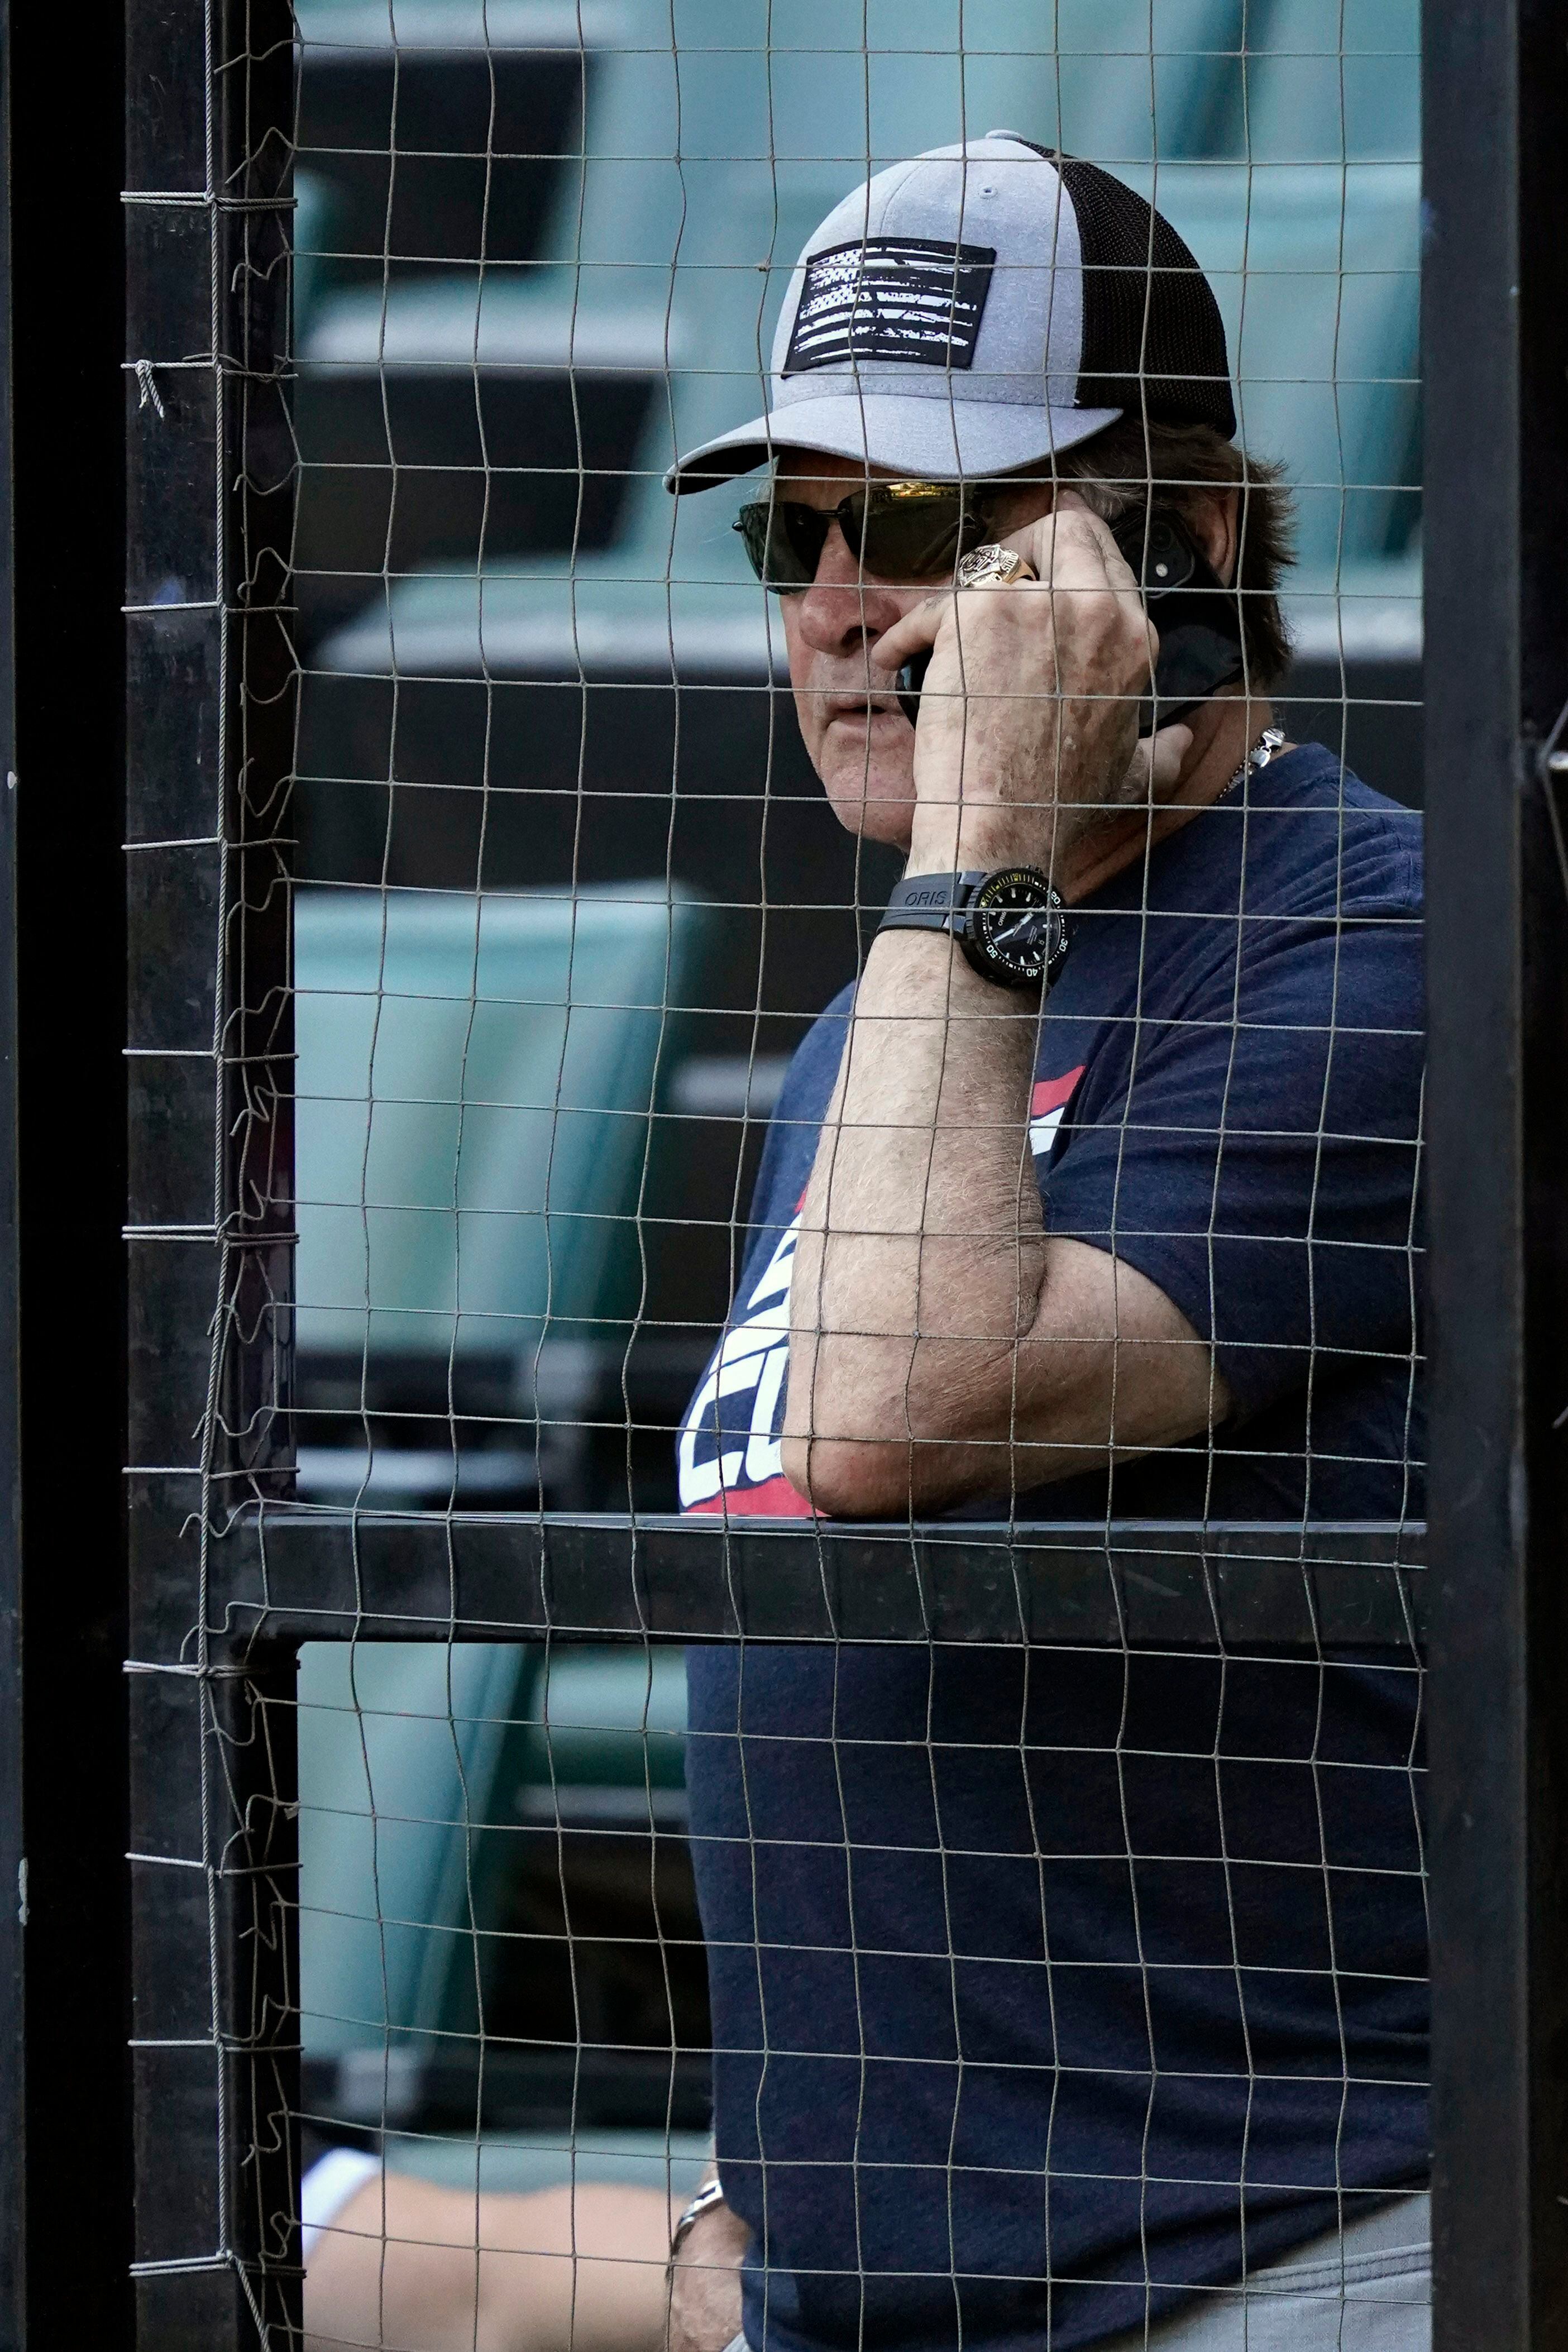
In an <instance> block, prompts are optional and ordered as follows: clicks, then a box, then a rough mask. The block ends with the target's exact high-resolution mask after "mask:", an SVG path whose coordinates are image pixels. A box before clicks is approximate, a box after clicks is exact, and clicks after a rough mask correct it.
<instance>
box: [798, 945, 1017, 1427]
mask: <svg viewBox="0 0 1568 2352" xmlns="http://www.w3.org/2000/svg"><path fill="white" fill-rule="evenodd" d="M1038 1022H1039V1008H1038V1003H1037V1000H1036V999H1034V998H1032V997H1031V996H1028V995H1026V994H1020V995H1016V996H1015V995H1013V994H1012V993H1011V992H1004V991H1003V990H1001V989H999V988H997V987H996V986H994V984H993V983H991V982H986V981H984V980H982V979H980V978H979V977H978V976H977V975H976V974H975V973H973V972H972V971H970V969H969V967H968V965H967V964H966V963H965V962H964V961H963V958H962V956H961V955H960V954H959V953H957V952H956V951H955V950H954V949H953V948H952V944H951V942H950V941H949V940H947V939H946V938H945V937H942V936H933V935H930V934H922V933H918V932H904V933H895V934H890V935H889V934H885V935H884V936H883V937H882V938H881V939H880V940H879V941H878V942H877V944H876V946H875V947H874V949H873V950H872V953H871V955H870V957H869V958H868V962H867V967H866V971H865V973H864V975H863V977H862V979H861V982H860V985H859V988H858V992H857V998H856V1008H855V1015H854V1019H853V1021H852V1023H851V1025H850V1034H849V1037H848V1041H847V1046H846V1050H845V1055H844V1062H843V1066H842V1067H841V1070H840V1073H839V1079H838V1085H837V1090H836V1093H835V1096H834V1099H833V1103H832V1105H831V1107H830V1108H829V1110H828V1114H827V1118H826V1124H825V1126H824V1129H823V1134H822V1140H821V1143H820V1144H819V1146H818V1150H817V1154H816V1163H815V1165H814V1168H813V1171H812V1176H811V1181H810V1183H809V1185H808V1187H807V1191H806V1195H805V1203H804V1209H803V1214H802V1219H801V1236H800V1242H799V1244H798V1247H797V1250H796V1255H795V1276H794V1284H793V1290H792V1302H791V1321H792V1326H793V1336H792V1341H791V1367H790V1387H789V1405H788V1415H787V1419H786V1423H785V1428H786V1433H787V1435H788V1437H789V1438H790V1439H791V1440H793V1441H797V1442H798V1441H800V1440H805V1441H807V1442H808V1443H809V1442H810V1441H811V1440H812V1439H813V1438H814V1437H821V1436H825V1435H826V1436H830V1437H831V1438H833V1439H834V1440H846V1441H848V1442H855V1441H856V1440H861V1441H875V1440H879V1439H884V1438H887V1437H889V1436H890V1435H894V1434H903V1435H905V1436H907V1437H908V1438H909V1439H910V1440H911V1441H913V1443H914V1444H915V1446H916V1448H917V1450H918V1449H919V1448H920V1446H921V1442H922V1441H925V1442H926V1443H927V1444H934V1443H940V1442H941V1441H942V1440H945V1439H950V1438H953V1437H962V1436H963V1433H964V1427H963V1424H964V1423H965V1420H966V1418H967V1415H966V1410H965V1407H966V1400H968V1399H971V1398H973V1401H974V1404H975V1420H976V1424H977V1426H980V1427H984V1426H988V1425H989V1422H990V1419H991V1417H992V1412H993V1401H994V1393H995V1389H996V1385H997V1381H998V1378H1001V1379H1003V1380H1005V1377H1006V1368H1007V1366H1008V1365H1009V1363H1010V1362H1011V1361H1012V1360H1013V1358H1014V1356H1015V1354H1016V1349H1017V1345H1018V1342H1019V1340H1020V1339H1023V1338H1024V1337H1025V1336H1026V1334H1027V1333H1028V1332H1029V1330H1030V1329H1031V1328H1032V1327H1033V1324H1034V1322H1035V1318H1036V1316H1037V1310H1038V1306H1039V1298H1040V1291H1041V1285H1042V1282H1043V1279H1044V1275H1045V1252H1046V1237H1045V1232H1044V1225H1043V1220H1042V1216H1041V1211H1040V1198H1039V1192H1038V1189H1037V1184H1036V1181H1035V1174H1034V1168H1033V1163H1032V1160H1031V1156H1030V1153H1029V1149H1028V1104H1029V1089H1030V1086H1031V1083H1032V1079H1033V1074H1034V1065H1035V1053H1036V1046H1037V1036H1038ZM792 1452H794V1453H795V1458H797V1459H798V1445H796V1446H795V1447H792Z"/></svg>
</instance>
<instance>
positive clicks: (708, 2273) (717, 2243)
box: [669, 2205, 752, 2352]
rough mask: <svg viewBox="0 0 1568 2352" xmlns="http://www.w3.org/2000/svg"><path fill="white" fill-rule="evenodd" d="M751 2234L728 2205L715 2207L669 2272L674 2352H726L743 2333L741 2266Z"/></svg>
mask: <svg viewBox="0 0 1568 2352" xmlns="http://www.w3.org/2000/svg"><path fill="white" fill-rule="evenodd" d="M751 2235H752V2233H751V2231H750V2230H749V2229H748V2228H747V2227H746V2224H745V2223H744V2221H742V2219H741V2217H740V2215H739V2214H738V2213H732V2212H731V2210H730V2208H729V2207H728V2205H710V2207H709V2209H708V2210H707V2212H706V2213H703V2214H700V2215H699V2217H698V2219H697V2220H696V2221H694V2222H693V2223H692V2226H691V2228H690V2229H689V2231H687V2233H686V2236H685V2238H684V2239H683V2240H682V2241H681V2245H680V2251H679V2253H678V2254H677V2255H676V2256H675V2258H674V2260H673V2262H672V2263H670V2266H669V2352H724V2347H725V2346H726V2345H727V2344H729V2343H730V2342H731V2341H732V2339H733V2338H734V2337H735V2336H738V2335H739V2334H740V2332H741V2264H742V2261H743V2260H744V2258H745V2252H746V2248H747V2245H748V2244H749V2243H750V2242H751Z"/></svg>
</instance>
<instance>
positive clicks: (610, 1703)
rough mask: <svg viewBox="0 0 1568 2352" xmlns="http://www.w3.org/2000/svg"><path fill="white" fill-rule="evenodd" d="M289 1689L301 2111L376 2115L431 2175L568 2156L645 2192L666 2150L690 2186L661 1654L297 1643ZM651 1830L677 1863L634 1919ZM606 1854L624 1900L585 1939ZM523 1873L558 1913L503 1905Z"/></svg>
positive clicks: (584, 2168) (392, 2147)
mask: <svg viewBox="0 0 1568 2352" xmlns="http://www.w3.org/2000/svg"><path fill="white" fill-rule="evenodd" d="M299 1687H300V1718H299V1720H300V1791H301V1804H300V1988H301V2010H302V2033H303V2046H304V2055H305V2061H306V2076H307V2084H308V2100H307V2105H308V2109H309V2110H310V2112H312V2113H313V2114H314V2115H315V2116H317V2117H319V2118H320V2119H321V2120H323V2121H327V2122H330V2123H335V2124H338V2125H342V2124H344V2123H346V2124H349V2125H351V2126H357V2127H358V2128H360V2129H362V2130H363V2129H369V2130H372V2131H374V2132H380V2133H384V2135H385V2139H384V2147H385V2151H386V2154H387V2158H388V2160H389V2161H390V2162H392V2163H393V2164H394V2165H395V2167H396V2168H399V2169H403V2170H410V2171H417V2172H420V2173H423V2174H424V2175H425V2176H426V2177H428V2178H431V2179H443V2180H447V2181H450V2182H458V2181H463V2180H467V2181H468V2182H469V2183H470V2184H475V2183H476V2167H478V2168H479V2178H478V2181H477V2184H476V2185H482V2186H484V2187H487V2188H527V2187H534V2186H540V2185H544V2184H545V2183H547V2182H548V2181H550V2180H552V2179H562V2178H564V2177H566V2175H567V2173H568V2171H569V2169H570V2168H571V2164H572V2158H573V2155H574V2153H575V2157H576V2158H577V2177H578V2178H580V2179H625V2180H642V2181H646V2182H647V2183H648V2184H649V2185H651V2186H656V2187H663V2186H665V2181H666V2177H665V2175H664V2173H663V2171H662V2170H661V2168H662V2167H663V2166H664V2165H665V2163H666V2162H667V2160H668V2159H671V2158H672V2159H673V2161H674V2167H675V2170H674V2177H673V2184H672V2185H673V2186H674V2188H675V2189H677V2190H679V2189H683V2188H685V2187H687V2186H689V2185H690V2181H689V2176H690V2174H691V2172H692V2170H693V2168H694V2167H695V2166H696V2165H697V2164H698V2163H700V2158H701V2154H702V2147H703V2142H702V2137H701V2127H700V2113H701V2090H700V2074H701V2058H700V2051H699V2052H697V2053H691V2052H690V2051H689V2050H688V2051H686V2052H683V2053H678V2051H677V2042H678V2040H683V2041H684V2042H687V2043H688V2044H689V2043H690V2042H691V2041H692V2040H693V2039H695V2040H697V2041H698V2042H700V2039H701V2036H702V2031H703V2021H702V2013H701V2001H700V1969H701V1957H700V1943H699V1942H698V1940H697V1937H696V1934H695V1912H694V1909H693V1907H692V1904H691V1898H690V1895H689V1881H687V1880H686V1878H685V1875H684V1858H683V1855H682V1853H681V1848H680V1838H681V1833H682V1832H683V1831H684V1827H685V1793H684V1787H683V1783H682V1752H681V1751H682V1743H683V1735H684V1730H685V1709H686V1693H685V1675H684V1669H683V1666H682V1662H681V1658H680V1654H679V1652H677V1651H670V1652H652V1653H645V1652H642V1651H640V1650H637V1649H609V1648H599V1647H593V1646H584V1645H573V1644H564V1645H560V1646H556V1647H554V1648H552V1650H551V1651H549V1652H548V1653H547V1652H546V1651H545V1649H544V1648H543V1647H542V1645H539V1644H531V1645H526V1646H521V1647H518V1646H497V1647H485V1646H481V1645H478V1644H473V1643H456V1644H453V1645H451V1646H450V1647H447V1646H444V1645H440V1644H435V1643H409V1644H403V1643H399V1644H396V1645H380V1644H364V1645H362V1646H359V1647H357V1648H354V1649H353V1650H350V1649H347V1648H343V1647H340V1646H336V1645H330V1644H327V1643H311V1644H310V1645H308V1646H307V1648H306V1649H305V1651H304V1653H303V1654H302V1656H301V1661H300V1686H299ZM650 1838H656V1839H657V1840H658V1842H659V1845H660V1850H661V1851H662V1853H663V1855H664V1856H665V1858H666V1861H667V1863H670V1864H675V1865H676V1868H675V1874H674V1884H673V1886H672V1887H669V1888H666V1889H665V1891H664V1898H663V1902H662V1906H660V1908H659V1909H658V1913H657V1916H656V1913H655V1911H654V1910H652V1909H649V1910H648V1914H647V1919H646V1920H645V1919H644V1918H642V1917H641V1916H639V1915H638V1914H637V1908H636V1901H635V1896H636V1893H637V1881H639V1880H640V1881H641V1882H642V1885H643V1887H644V1888H646V1886H647V1882H648V1880H649V1877H650V1870H649V1863H648V1853H647V1845H648V1840H649V1839H650ZM617 1870H618V1871H619V1873H620V1875H621V1877H622V1878H623V1879H624V1880H625V1881H626V1883H627V1884H628V1885H630V1886H631V1887H632V1890H633V1898H634V1899H633V1900H632V1901H629V1902H628V1901H627V1900H626V1894H625V1891H624V1889H620V1888H617V1889H616V1890H614V1891H615V1893H616V1899H617V1900H618V1901H619V1902H620V1903H621V1906H622V1908H621V1911H620V1913H619V1915H618V1916H617V1917H616V1928H617V1931H618V1932H617V1935H616V1938H615V1939H614V1942H613V1944H605V1945H595V1942H594V1940H593V1937H592V1932H591V1931H592V1926H593V1915H594V1905H595V1895H600V1900H601V1902H602V1895H601V1893H600V1888H601V1883H602V1882H603V1881H604V1880H605V1876H606V1872H608V1873H609V1874H611V1875H612V1876H613V1875H614V1874H616V1871H617ZM530 1876H532V1880H533V1881H534V1882H535V1884H536V1885H543V1886H546V1887H550V1888H555V1889H559V1890H560V1903H561V1916H560V1918H559V1920H558V1921H555V1922H552V1921H551V1920H550V1919H549V1918H548V1917H542V1915H541V1914H540V1913H539V1912H538V1910H537V1907H536V1908H535V1909H534V1911H532V1912H529V1911H527V1910H526V1909H520V1906H519V1902H518V1888H519V1885H521V1886H522V1887H523V1888H524V1889H525V1890H526V1888H527V1887H528V1885H529V1883H530ZM567 1916H570V1917H571V1921H572V1926H573V1928H574V1949H573V1951H572V1953H571V1955H570V1958H569V1957H568V1950H567V1942H566V1919H567ZM552 1926H553V1927H554V1929H555V1932H553V1933H552ZM584 1927H586V1928H587V1930H588V1932H587V1933H584ZM661 1939H662V1942H663V1947H664V1948H663V1949H662V1950H661V1949H660V1948H659V1945H660V1941H661ZM639 1941H640V1942H641V1943H642V1944H643V1945H645V1946H646V1949H645V1950H643V1951H642V1953H641V1955H640V1960H641V1968H640V1974H641V1978H642V1980H643V1989H642V1991H641V1995H640V1999H638V2000H636V2001H634V2002H633V2003H632V2004H631V2005H630V2006H628V2001H627V1997H626V1980H627V1979H628V1976H629V1974H630V1973H631V1972H632V1971H628V1968H627V1952H628V1949H629V1950H631V1951H632V1952H633V1954H634V1955H636V1954H637V1946H638V1944H639ZM672 1958H673V1966H672V1965H671V1963H672ZM632 1969H633V1970H636V1969H637V1958H635V1957H634V1959H633V1963H632ZM569 1973H570V1974H572V1975H573V1977H574V1982H573V1984H572V1988H571V1992H570V1996H569V1997H568V1998H567V1999H565V2000H563V1997H562V1979H563V1978H564V1977H565V1976H566V1975H567V1974H569ZM649 1986H652V1987H653V1988H655V1989H656V1990H655V1991H654V1995H653V1997H652V1998H651V1999H650V1998H649V1997H648V1992H647V1988H648V1987H649ZM481 2020H482V2021H483V2032H482V2034H481V2031H480V2027H481ZM579 2033H580V2035H581V2041H582V2042H583V2043H584V2044H585V2045H586V2047H584V2048H579V2047H577V2046H576V2044H577V2040H578V2035H579ZM688 2080H690V2081H692V2082H694V2083H695V2084H697V2090H696V2095H695V2096H693V2095H692V2094H691V2093H689V2092H687V2091H685V2090H684V2089H683V2085H684V2084H686V2082H687V2081H688ZM671 2107H673V2111H674V2114H673V2120H674V2125H675V2128H674V2130H673V2131H672V2132H668V2133H667V2132H666V2131H665V2130H664V2129H663V2128H662V2127H661V2126H662V2124H663V2120H664V2118H665V2116H666V2115H667V2113H668V2112H669V2110H670V2109H671ZM465 2115H466V2116H467V2118H468V2129H467V2130H466V2131H464V2130H463V2129H462V2128H461V2119H462V2118H463V2117H464V2116H465ZM481 2117H482V2118H483V2120H484V2122H485V2123H486V2124H487V2126H489V2128H487V2129H486V2130H485V2131H484V2132H483V2134H482V2136H479V2137H477V2136H476V2133H475V2129H474V2126H475V2123H476V2122H477V2121H479V2119H480V2118H481ZM442 2126H446V2127H445V2128H443V2127H442Z"/></svg>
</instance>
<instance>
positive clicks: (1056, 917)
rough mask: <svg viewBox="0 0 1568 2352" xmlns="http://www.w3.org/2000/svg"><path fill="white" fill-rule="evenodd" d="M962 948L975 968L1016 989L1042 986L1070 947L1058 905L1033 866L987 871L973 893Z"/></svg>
mask: <svg viewBox="0 0 1568 2352" xmlns="http://www.w3.org/2000/svg"><path fill="white" fill-rule="evenodd" d="M965 912H966V914H967V916H968V922H967V926H966V931H965V937H964V940H963V946H964V951H965V953H966V954H967V955H968V957H969V961H971V963H973V966H974V967H975V969H976V971H983V972H984V973H985V974H986V975H987V976H988V977H989V978H990V979H992V980H999V981H1003V982H1008V983H1010V984H1011V985H1012V986H1013V987H1015V988H1038V987H1040V986H1041V985H1042V983H1043V982H1046V981H1047V980H1049V978H1050V977H1051V972H1052V968H1053V966H1054V965H1055V964H1056V962H1057V961H1058V959H1059V957H1060V955H1061V953H1062V950H1063V949H1064V947H1065V946H1066V935H1065V933H1064V931H1063V929H1062V919H1061V911H1060V908H1059V906H1058V902H1057V900H1056V898H1055V895H1054V893H1053V892H1052V890H1051V887H1050V885H1049V883H1048V882H1047V880H1046V877H1045V876H1044V875H1043V874H1041V873H1039V872H1038V871H1037V869H1036V868H1035V867H1034V866H1010V867H1006V868H1005V869H1004V870H1003V872H1001V873H1000V874H988V875H987V876H986V877H985V879H984V882H983V883H982V884H981V885H980V887H979V888H978V889H977V890H976V891H975V893H974V896H973V898H971V900H970V902H969V905H968V907H967V908H966V909H965Z"/></svg>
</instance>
